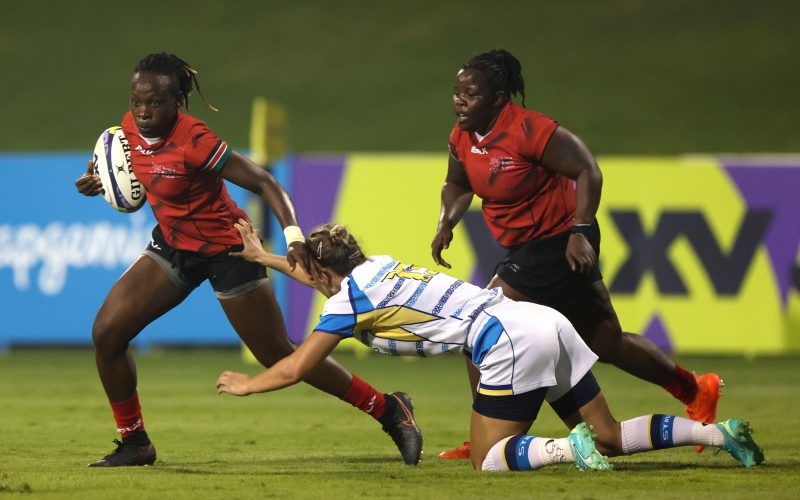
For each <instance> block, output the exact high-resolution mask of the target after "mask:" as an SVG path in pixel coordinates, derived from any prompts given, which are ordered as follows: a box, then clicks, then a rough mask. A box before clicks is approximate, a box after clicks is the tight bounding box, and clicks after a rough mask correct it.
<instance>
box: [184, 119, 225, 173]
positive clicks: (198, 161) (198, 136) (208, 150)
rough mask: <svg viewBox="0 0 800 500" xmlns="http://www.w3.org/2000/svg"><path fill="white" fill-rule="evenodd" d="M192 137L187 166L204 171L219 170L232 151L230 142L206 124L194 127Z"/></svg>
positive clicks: (188, 147)
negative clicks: (218, 135) (221, 137)
mask: <svg viewBox="0 0 800 500" xmlns="http://www.w3.org/2000/svg"><path fill="white" fill-rule="evenodd" d="M190 137H191V138H190V139H189V142H188V144H187V145H186V166H187V167H189V168H191V169H194V170H198V171H202V172H219V170H220V169H221V168H222V167H223V165H225V162H226V161H228V158H230V156H231V153H232V150H231V148H230V147H229V146H228V143H227V142H226V141H223V140H222V139H220V138H219V137H217V134H215V133H214V132H212V131H211V130H209V128H208V127H206V126H205V125H204V124H203V125H198V126H196V127H194V128H193V130H192V133H191V136H190Z"/></svg>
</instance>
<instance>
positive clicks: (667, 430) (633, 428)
mask: <svg viewBox="0 0 800 500" xmlns="http://www.w3.org/2000/svg"><path fill="white" fill-rule="evenodd" d="M620 425H621V427H622V452H623V453H624V454H625V455H631V454H633V453H639V452H642V451H649V450H661V449H664V448H674V447H676V446H687V445H691V444H701V445H704V446H714V447H717V448H720V447H722V445H723V444H724V443H725V437H724V436H723V435H722V431H720V430H719V429H718V428H717V426H716V425H714V424H706V423H703V422H696V421H694V420H689V419H688V418H683V417H675V416H673V415H645V416H642V417H636V418H632V419H630V420H626V421H624V422H622V423H621V424H620Z"/></svg>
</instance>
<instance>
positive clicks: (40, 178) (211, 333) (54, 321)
mask: <svg viewBox="0 0 800 500" xmlns="http://www.w3.org/2000/svg"><path fill="white" fill-rule="evenodd" d="M87 160H88V155H87V154H83V153H65V154H2V155H0V172H2V175H3V180H4V181H5V189H4V193H3V205H2V208H1V209H0V311H2V319H1V320H0V348H3V347H8V346H10V345H18V344H25V345H36V344H86V345H88V344H91V341H92V340H91V331H92V322H93V321H94V317H95V314H96V313H97V310H98V309H99V308H100V305H101V304H102V302H103V299H104V298H105V296H106V293H107V292H108V290H109V289H110V288H111V286H112V285H113V284H114V282H115V281H116V280H117V278H119V276H120V275H121V274H122V273H123V272H124V271H125V269H127V267H128V266H129V265H130V264H131V263H132V262H133V261H134V260H135V259H136V258H137V257H138V256H139V254H141V252H142V250H143V249H144V248H145V247H146V246H147V243H148V242H149V241H150V232H151V231H152V229H153V227H154V226H155V224H156V223H155V218H154V217H153V214H152V211H151V210H150V208H149V207H144V208H142V209H141V210H139V211H138V212H136V213H133V214H125V213H121V212H117V211H116V210H114V209H113V208H111V207H110V206H109V205H108V204H106V202H105V201H104V200H103V198H102V197H101V196H97V197H93V198H88V197H85V196H81V195H80V194H79V193H78V192H77V190H76V189H75V186H74V184H73V183H74V182H75V179H76V178H77V177H78V176H80V175H81V173H82V172H83V171H85V169H86V164H87ZM228 189H229V192H230V194H231V196H233V198H234V200H235V201H236V203H238V204H239V205H240V206H242V207H244V206H245V202H246V199H247V195H248V193H247V192H246V191H244V190H242V189H240V188H238V187H237V186H234V185H231V184H229V185H228ZM238 342H239V339H238V337H237V335H236V333H235V332H234V331H233V328H231V326H230V325H229V324H228V321H227V319H226V317H225V314H224V313H223V311H222V308H221V307H220V306H219V303H218V301H217V299H216V297H215V296H214V293H213V291H212V290H211V287H210V286H209V285H208V283H204V284H203V285H202V286H201V287H199V288H198V289H197V290H195V291H194V292H193V293H192V294H191V295H190V296H189V297H188V298H187V299H186V300H185V301H184V302H183V303H182V304H181V305H180V306H178V307H177V308H176V309H174V310H172V311H170V312H168V313H167V314H166V315H164V316H163V317H161V318H159V319H157V320H156V321H155V322H153V323H152V324H151V325H150V326H148V327H147V328H145V330H144V331H143V332H142V333H141V334H140V335H139V336H138V337H137V338H136V340H135V341H134V344H136V345H138V346H139V347H146V346H147V345H148V344H151V343H163V344H232V345H234V344H237V343H238Z"/></svg>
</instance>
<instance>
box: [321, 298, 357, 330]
mask: <svg viewBox="0 0 800 500" xmlns="http://www.w3.org/2000/svg"><path fill="white" fill-rule="evenodd" d="M356 322H357V317H356V314H355V311H354V309H353V305H352V303H351V302H350V299H349V297H348V294H347V293H346V292H345V293H343V292H341V291H340V292H339V293H337V294H336V295H334V296H333V297H331V298H329V299H328V300H327V301H326V302H325V305H324V306H323V308H322V314H320V316H319V322H318V323H317V326H315V327H314V331H320V332H326V333H333V334H336V335H341V336H342V337H352V336H353V333H354V331H355V327H356Z"/></svg>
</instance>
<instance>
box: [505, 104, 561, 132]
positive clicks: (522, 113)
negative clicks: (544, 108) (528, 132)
mask: <svg viewBox="0 0 800 500" xmlns="http://www.w3.org/2000/svg"><path fill="white" fill-rule="evenodd" d="M509 112H510V114H511V120H510V122H511V123H512V124H513V125H514V126H517V127H529V126H533V125H534V124H540V123H550V122H555V120H553V119H552V118H550V116H548V115H546V114H545V113H542V112H541V111H537V110H535V109H528V108H523V107H522V106H519V105H517V104H514V103H511V105H510V106H509Z"/></svg>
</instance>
